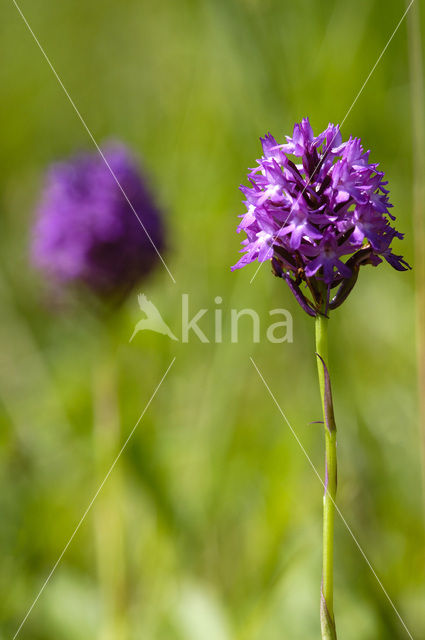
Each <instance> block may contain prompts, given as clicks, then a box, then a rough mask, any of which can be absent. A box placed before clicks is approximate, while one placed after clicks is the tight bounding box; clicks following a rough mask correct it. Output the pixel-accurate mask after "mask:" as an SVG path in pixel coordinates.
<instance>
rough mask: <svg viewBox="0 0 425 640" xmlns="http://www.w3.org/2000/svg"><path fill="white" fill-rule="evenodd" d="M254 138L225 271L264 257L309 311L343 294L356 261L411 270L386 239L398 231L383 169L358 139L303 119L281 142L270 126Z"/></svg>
mask: <svg viewBox="0 0 425 640" xmlns="http://www.w3.org/2000/svg"><path fill="white" fill-rule="evenodd" d="M261 143H262V147H263V155H262V157H261V158H260V159H259V160H258V161H257V166H256V167H255V168H254V169H251V170H250V172H249V174H248V180H249V182H250V186H249V187H246V186H243V185H242V186H241V191H242V193H243V194H244V196H245V202H244V203H245V205H246V208H247V212H246V213H245V214H244V215H242V216H241V218H242V221H241V222H240V224H239V226H238V229H237V230H238V232H240V231H244V232H245V233H246V236H247V237H246V239H245V240H243V242H242V245H243V249H242V253H244V255H243V256H242V258H241V259H240V260H239V261H238V262H237V264H235V265H234V266H233V267H232V270H234V269H239V268H241V267H244V266H246V265H247V264H250V263H251V262H254V261H256V260H258V262H265V261H267V260H270V261H271V263H272V269H273V272H274V273H275V275H276V276H278V277H281V278H283V279H284V280H285V281H286V282H287V283H288V285H289V287H290V289H291V291H292V292H293V294H294V295H295V297H296V299H297V301H298V302H299V303H300V305H301V306H302V308H303V309H304V310H305V311H306V312H307V313H308V314H309V315H311V316H316V315H317V314H318V313H323V314H325V315H327V313H328V310H329V309H335V308H336V307H338V306H339V305H340V304H341V303H342V302H343V301H344V300H345V299H346V297H347V296H348V294H349V293H350V291H351V290H352V288H353V287H354V285H355V282H356V280H357V276H358V272H359V269H360V267H361V266H362V265H366V264H371V265H373V266H377V265H378V264H380V263H381V262H382V261H383V259H385V260H386V261H387V262H388V263H389V264H390V265H391V266H392V267H394V269H397V270H398V271H404V270H406V269H410V267H409V265H408V264H407V262H406V261H405V260H404V259H403V258H402V256H399V255H395V254H394V253H393V252H392V249H391V246H390V245H391V243H392V241H393V240H394V239H395V238H399V239H401V238H403V234H401V233H399V232H398V231H396V229H395V228H394V227H392V226H391V222H392V221H393V220H395V218H394V216H393V215H392V214H391V213H390V208H391V207H392V205H391V203H390V201H389V191H388V189H387V188H386V186H387V182H385V181H384V174H383V172H382V171H379V169H378V164H377V163H371V162H369V153H370V152H369V151H364V149H363V147H362V145H361V141H360V139H359V138H351V137H350V138H349V140H347V141H346V142H343V141H342V138H341V133H340V131H339V127H338V126H336V125H333V124H329V126H328V127H327V128H326V129H325V130H324V131H323V132H322V133H321V134H319V135H318V136H316V137H315V136H314V134H313V130H312V128H311V125H310V122H309V120H308V118H304V120H302V122H300V123H298V124H295V126H294V131H293V134H292V137H289V136H286V142H285V143H284V144H278V143H277V142H276V140H275V139H274V138H273V136H272V135H271V134H270V133H269V134H267V135H266V137H265V138H262V139H261ZM302 285H304V291H303V290H302V289H301V286H302Z"/></svg>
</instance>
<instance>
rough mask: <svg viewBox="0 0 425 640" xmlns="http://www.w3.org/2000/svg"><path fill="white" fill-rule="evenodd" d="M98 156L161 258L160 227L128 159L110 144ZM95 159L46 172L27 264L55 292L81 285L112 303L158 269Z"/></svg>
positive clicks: (85, 156)
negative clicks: (44, 277) (40, 273)
mask: <svg viewBox="0 0 425 640" xmlns="http://www.w3.org/2000/svg"><path fill="white" fill-rule="evenodd" d="M103 154H104V156H105V158H106V160H107V162H108V164H109V166H110V168H111V170H112V172H113V173H114V175H115V176H116V178H117V180H118V182H119V184H120V185H121V187H122V189H123V190H124V192H125V194H126V196H127V198H128V200H129V201H130V202H131V204H132V206H133V207H134V210H135V211H136V212H137V215H138V216H139V218H140V220H141V221H142V222H143V225H144V227H145V229H146V231H147V232H148V234H149V236H150V237H151V239H152V242H153V243H154V244H155V246H156V247H157V249H158V250H159V251H160V250H161V249H162V248H163V245H164V227H163V223H162V218H161V215H160V212H159V210H158V209H157V207H156V206H155V204H154V202H153V200H152V196H151V194H150V193H149V190H148V188H147V185H146V182H145V181H144V180H143V178H142V176H141V174H140V172H139V170H138V168H137V164H136V162H135V160H134V158H133V157H132V155H131V154H130V152H129V151H128V150H127V149H126V148H125V147H124V146H123V145H122V144H117V143H115V144H111V145H109V146H107V147H105V148H104V149H103ZM152 242H151V241H150V240H149V238H148V236H147V234H146V232H145V231H144V230H143V228H142V226H141V224H140V222H139V220H138V219H137V217H136V216H135V214H134V212H133V210H132V208H131V207H130V205H129V203H128V202H127V200H126V198H125V197H124V195H123V193H122V191H121V190H120V188H119V186H118V185H117V182H116V181H115V179H114V176H113V175H112V174H111V171H110V170H109V168H108V166H107V165H106V163H105V162H104V160H103V159H102V157H101V156H100V155H99V154H97V153H82V154H78V155H76V156H74V157H72V158H71V159H69V160H68V161H64V162H59V163H57V164H54V165H52V166H51V167H50V169H49V170H48V172H47V175H46V181H45V186H44V190H43V192H42V195H41V199H40V203H39V206H38V208H37V212H36V222H35V225H34V228H33V234H32V248H31V253H32V261H33V263H34V265H35V266H36V267H38V268H39V269H41V270H42V271H44V272H45V273H46V274H47V275H48V277H49V279H50V280H51V281H52V282H53V283H55V285H56V286H59V287H61V286H64V285H65V286H69V285H80V286H83V287H85V288H88V289H89V290H91V291H92V292H94V293H95V294H97V295H98V296H100V297H101V298H106V299H112V300H119V299H121V298H122V297H123V295H124V294H125V293H127V292H128V291H129V290H130V289H131V288H132V287H133V286H134V285H135V284H136V283H137V282H138V281H139V280H140V279H141V278H142V277H144V276H146V275H147V274H148V273H149V271H150V270H151V269H152V268H153V266H154V265H155V263H156V262H157V260H158V258H157V253H156V251H155V249H154V247H153V246H152Z"/></svg>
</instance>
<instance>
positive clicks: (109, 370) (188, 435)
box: [0, 0, 425, 640]
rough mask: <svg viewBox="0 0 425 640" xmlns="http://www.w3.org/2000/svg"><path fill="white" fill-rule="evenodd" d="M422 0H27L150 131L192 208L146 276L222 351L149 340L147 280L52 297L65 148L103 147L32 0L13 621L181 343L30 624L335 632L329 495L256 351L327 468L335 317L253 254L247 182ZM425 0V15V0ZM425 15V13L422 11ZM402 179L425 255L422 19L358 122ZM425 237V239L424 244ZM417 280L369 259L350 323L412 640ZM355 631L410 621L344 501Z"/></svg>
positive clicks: (5, 254)
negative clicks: (271, 325) (285, 336)
mask: <svg viewBox="0 0 425 640" xmlns="http://www.w3.org/2000/svg"><path fill="white" fill-rule="evenodd" d="M405 7H406V5H405V3H404V2H402V1H401V0H391V1H388V0H376V1H372V0H360V1H359V2H356V3H354V2H344V1H341V0H339V1H333V0H332V1H331V0H323V1H322V2H315V1H314V0H297V1H296V2H290V1H289V0H198V1H196V0H178V1H175V0H174V1H173V0H156V1H155V2H148V1H147V0H139V1H136V0H123V1H122V2H112V1H111V0H104V1H103V2H100V1H98V2H95V1H94V0H89V1H87V2H82V1H81V0H74V1H71V0H61V2H48V1H47V0H37V1H36V2H29V1H28V0H22V3H21V8H22V10H23V12H24V13H25V15H26V17H27V19H28V21H29V23H30V25H31V26H32V28H33V30H34V32H35V34H37V37H38V38H39V39H40V42H41V43H42V45H43V46H44V47H45V49H46V52H47V54H48V55H49V56H50V58H51V60H52V62H53V64H54V66H55V68H56V70H57V72H58V74H59V75H60V77H61V78H62V80H63V82H64V84H65V86H66V87H67V89H68V91H69V92H70V94H71V96H72V97H73V99H74V100H75V102H76V104H77V106H78V108H79V109H80V111H81V113H82V115H83V117H84V118H85V120H86V122H87V124H88V126H89V128H90V129H91V131H92V132H93V135H94V136H95V138H96V140H98V141H99V142H102V141H104V140H108V139H110V138H113V139H114V138H118V139H122V140H124V141H125V142H126V143H127V144H128V145H129V146H130V147H131V148H132V149H133V150H134V151H135V153H136V154H137V157H138V158H139V159H140V162H141V165H142V166H143V167H144V168H145V170H146V171H147V173H148V174H149V176H150V178H151V180H152V183H153V184H154V190H155V193H156V198H157V201H158V203H159V204H160V205H161V206H162V207H163V209H164V211H165V212H166V215H167V221H168V227H169V251H168V253H167V255H166V260H167V263H168V265H169V267H170V269H171V271H172V273H173V275H174V276H175V278H176V281H177V282H176V284H173V283H172V282H171V279H170V278H169V276H168V275H167V273H166V271H165V269H163V268H162V267H161V266H159V268H158V269H157V271H156V273H155V274H154V275H153V277H151V278H150V279H149V281H148V282H145V283H142V284H141V286H140V291H143V292H144V293H146V294H147V295H148V297H149V298H150V299H152V301H153V302H154V303H155V304H156V305H157V307H158V308H159V309H160V310H161V313H162V314H163V317H164V318H165V319H166V320H167V322H168V323H169V324H170V326H171V327H172V328H173V330H174V331H176V332H177V334H179V331H180V323H181V294H182V293H183V292H186V293H188V294H189V295H190V308H191V310H192V309H193V312H195V311H196V310H198V309H200V308H203V307H206V308H208V309H210V312H209V314H208V315H207V316H206V317H205V319H203V320H202V322H201V323H200V324H201V326H202V328H203V330H204V331H205V332H206V333H208V334H209V335H210V336H211V335H212V332H213V326H212V325H213V320H214V316H213V309H214V308H215V303H214V298H215V296H221V297H222V298H223V304H222V305H221V306H222V308H223V313H224V318H225V322H224V324H225V329H224V339H223V343H222V344H214V343H213V342H211V343H209V344H201V343H200V342H199V341H198V340H197V338H196V337H192V338H191V340H190V342H189V343H188V344H182V343H176V342H172V341H170V340H169V339H168V338H167V337H165V336H160V335H156V334H153V333H148V332H144V333H139V334H138V336H137V337H136V338H135V339H134V341H133V342H132V343H131V344H129V343H128V339H129V337H130V335H131V333H132V331H133V327H134V324H135V323H136V321H137V320H138V319H139V318H140V311H139V309H138V306H137V298H136V292H135V293H134V294H133V295H131V296H130V297H129V298H128V300H127V302H126V304H125V306H124V307H123V308H122V309H121V311H120V312H119V313H118V314H116V315H115V316H114V317H113V318H112V319H109V320H108V321H107V320H106V319H104V320H100V321H99V319H95V317H94V316H93V314H92V313H91V312H90V310H87V309H84V308H81V307H80V308H76V309H70V310H68V311H67V312H66V313H64V312H58V313H56V312H54V311H52V309H51V307H50V306H49V304H48V303H47V302H46V298H45V288H44V286H43V282H42V280H41V278H40V276H39V274H36V273H34V272H33V270H32V269H31V267H30V266H29V261H28V242H29V231H30V227H31V223H32V219H33V209H34V205H35V203H36V201H37V198H38V194H39V190H40V186H41V184H42V177H43V172H44V170H45V167H46V165H48V164H49V163H50V162H52V161H54V160H57V159H60V158H62V157H66V156H67V155H69V154H71V153H73V152H74V151H76V150H79V149H92V144H91V142H90V140H89V138H88V136H87V133H86V131H84V129H83V127H82V124H81V122H80V121H79V120H78V118H77V117H76V114H75V112H74V111H73V109H72V107H71V105H70V104H69V102H68V100H67V99H66V97H65V95H64V94H63V92H62V90H61V88H60V87H59V85H58V82H57V81H56V79H55V77H54V76H53V74H52V72H51V70H50V69H49V67H48V65H47V63H46V61H45V60H44V59H43V57H42V55H41V53H40V51H39V50H38V49H37V46H36V44H35V42H34V40H33V39H32V37H31V35H30V33H29V32H28V30H27V28H26V27H25V25H24V23H23V21H22V19H21V17H20V16H19V14H18V12H17V10H16V8H15V7H14V5H13V3H12V1H9V0H3V1H2V20H1V23H0V43H1V44H0V47H1V59H2V65H1V68H0V93H1V102H2V105H3V116H2V124H3V126H2V136H1V144H2V153H1V159H0V162H1V172H0V181H1V187H0V214H1V236H0V243H1V261H0V297H1V314H0V340H1V350H0V418H1V429H0V474H1V482H0V486H1V492H0V513H1V518H0V545H1V554H2V555H1V570H0V587H1V594H2V595H1V598H0V621H1V622H0V628H1V631H0V638H5V639H6V638H12V637H13V635H14V634H15V632H16V631H17V628H18V626H19V624H20V623H21V622H22V620H23V618H24V616H25V614H26V612H27V611H28V608H29V607H30V605H31V603H32V602H33V600H34V598H35V597H36V595H37V593H38V592H39V590H40V588H41V586H42V585H43V582H44V580H45V579H46V577H47V576H48V574H49V572H50V570H51V569H52V567H53V566H54V564H55V562H56V560H57V559H58V557H59V555H60V553H61V552H62V550H63V549H64V546H65V544H66V543H67V541H68V540H69V538H70V536H71V534H72V533H73V531H74V529H75V527H76V525H77V524H78V522H79V521H80V518H81V516H82V515H83V513H84V512H85V510H86V508H87V506H88V505H89V503H90V501H91V499H92V497H93V495H94V493H95V491H96V489H97V487H98V486H99V484H100V482H101V480H102V479H103V477H104V476H105V474H106V471H107V470H108V468H109V467H110V464H111V463H112V461H113V459H114V457H115V456H116V453H117V452H118V450H119V449H120V446H121V444H122V443H123V442H124V441H125V438H126V437H127V435H128V434H129V433H130V431H131V429H132V428H133V426H134V424H135V423H136V421H137V420H138V418H139V416H140V414H141V412H142V410H143V409H144V407H145V405H146V403H147V402H148V400H149V398H150V397H151V395H152V393H153V391H154V389H155V387H156V386H157V384H158V382H159V380H160V379H161V376H162V375H163V373H164V372H165V370H166V368H167V366H168V365H169V363H170V362H171V360H172V358H173V357H174V356H176V361H175V363H174V365H173V367H172V369H171V370H170V372H169V374H168V377H167V379H166V380H165V382H164V384H163V386H162V387H161V388H160V390H159V391H158V394H157V396H156V397H155V398H154V400H153V401H152V404H151V405H150V406H149V408H148V410H147V412H146V414H145V415H144V417H143V419H142V420H141V422H140V424H139V426H138V428H137V430H136V432H135V434H134V436H133V437H132V439H131V440H130V442H129V445H128V447H127V449H126V450H125V452H124V454H123V455H122V457H121V458H120V460H119V462H118V463H117V465H116V467H115V468H114V470H113V472H112V473H111V475H110V477H109V478H108V480H107V482H106V484H105V486H104V489H103V491H102V492H101V494H100V495H99V497H98V499H97V500H96V502H95V504H94V506H93V508H92V510H91V511H90V512H89V513H88V515H87V517H86V519H85V520H84V522H83V523H82V525H81V528H80V529H79V530H78V532H77V534H76V535H75V538H74V539H73V541H72V543H71V544H70V546H69V548H68V549H67V551H66V553H65V554H64V556H63V558H62V560H61V562H60V564H59V566H58V568H57V570H56V572H55V573H54V575H53V577H52V578H51V580H50V581H49V583H48V585H47V587H46V589H45V591H44V592H43V593H42V595H41V596H40V599H39V600H38V602H37V603H36V605H35V607H34V609H33V611H32V612H31V614H30V616H29V617H28V620H27V621H26V623H25V625H24V626H23V627H22V630H21V631H20V634H19V636H18V637H21V638H28V639H31V640H50V639H53V638H55V639H56V638H61V639H64V640H68V639H69V640H74V639H75V640H78V639H87V638H99V639H101V640H121V639H123V640H124V639H127V638H128V639H142V640H145V639H146V640H151V639H152V640H259V639H260V638H261V640H277V639H279V640H281V639H285V640H286V639H287V640H301V639H302V640H310V639H312V640H313V639H317V638H319V636H320V628H319V617H318V607H319V591H320V575H321V504H322V487H321V486H320V483H319V482H318V479H317V478H316V477H315V476H314V473H313V472H312V469H311V467H310V466H309V464H308V462H307V460H306V459H305V457H304V455H303V453H302V451H301V450H300V448H299V446H298V444H297V443H296V442H295V440H294V438H293V436H292V435H291V433H290V431H289V429H288V426H287V425H286V423H285V422H284V420H283V419H282V417H281V416H280V414H279V412H278V410H277V408H276V406H275V405H274V404H273V402H272V400H271V398H270V396H269V395H268V394H267V391H266V389H265V387H264V385H263V384H262V382H261V380H260V379H259V377H258V375H257V373H256V371H255V370H254V368H253V366H252V364H251V362H250V360H249V356H253V357H254V359H255V361H256V363H257V365H258V367H259V368H260V370H261V371H262V373H263V375H264V377H265V379H266V380H267V382H268V383H269V384H270V386H271V389H272V390H273V392H274V393H275V394H276V397H277V399H278V401H279V403H280V404H281V406H282V408H283V411H284V412H285V413H286V415H287V417H288V419H289V421H290V422H291V424H292V426H293V427H294V429H295V431H296V432H297V434H298V436H299V437H300V439H301V441H302V443H303V445H304V446H305V448H306V450H307V452H308V454H309V455H310V456H311V459H312V461H313V462H314V464H315V465H317V467H318V468H319V469H320V471H321V472H322V470H323V434H322V429H321V426H320V425H314V424H313V425H311V424H309V423H310V422H311V421H313V420H318V419H320V398H319V394H318V390H317V382H316V362H315V358H314V354H313V352H314V343H313V321H312V319H311V318H309V317H307V316H306V315H305V314H304V313H303V312H302V311H301V309H300V308H298V306H297V304H296V302H295V301H294V300H293V298H292V297H291V295H290V293H289V291H288V290H287V289H286V287H285V286H284V285H283V283H281V282H279V281H277V280H276V279H275V278H272V277H271V276H270V273H269V267H268V266H267V265H266V266H264V267H263V268H262V269H261V270H260V272H259V274H258V276H257V277H256V279H255V280H254V282H253V283H252V285H250V279H251V277H252V275H253V273H254V271H255V267H254V266H253V267H251V268H248V269H246V270H245V269H244V270H242V271H239V272H236V273H234V274H231V273H230V270H229V268H230V265H231V264H234V262H236V260H237V257H238V250H239V242H240V240H241V239H242V238H241V237H239V236H237V235H236V234H235V227H236V224H237V217H236V216H237V215H238V214H240V213H242V212H243V206H242V204H241V194H240V192H239V191H238V185H239V184H240V183H241V182H242V181H244V180H245V175H246V169H247V167H248V166H253V163H254V161H255V158H257V157H259V154H260V146H259V141H258V138H259V136H260V135H263V134H264V133H265V132H267V131H268V130H270V131H271V132H272V133H273V134H274V135H275V136H276V137H277V138H278V140H279V139H282V138H283V135H284V134H290V133H291V132H292V127H293V123H294V122H295V121H298V120H300V119H301V118H302V117H304V116H306V115H308V116H309V117H310V119H311V122H312V125H313V128H314V130H315V131H316V132H318V131H321V130H322V129H323V128H324V127H325V126H326V125H327V124H328V122H329V121H331V122H341V120H342V119H343V117H344V115H345V113H346V112H347V110H348V108H349V107H350V105H351V103H352V101H353V99H354V97H355V95H356V94H357V92H358V91H359V89H360V87H361V85H362V83H363V82H364V80H365V78H366V76H367V74H368V73H369V71H370V69H371V67H372V65H373V64H374V63H375V61H376V59H377V57H378V55H379V53H380V52H381V50H382V49H383V47H384V45H385V44H386V42H387V40H388V38H389V36H390V35H391V33H392V31H393V29H394V28H395V25H396V24H397V22H398V20H399V19H400V17H401V15H402V13H403V11H404V10H405ZM422 8H423V7H422ZM424 13H425V12H424V11H422V15H424ZM342 132H343V136H344V137H348V136H349V135H350V134H352V135H357V136H360V137H361V138H362V140H363V143H364V146H365V147H366V148H371V149H372V154H371V158H372V159H373V160H374V161H379V162H380V163H381V167H382V168H383V169H384V170H385V171H386V174H387V176H388V180H389V181H390V188H391V195H392V202H393V203H394V205H395V208H394V213H395V214H396V215H397V218H398V228H399V229H400V230H402V231H404V232H405V233H406V240H405V241H404V242H403V243H399V244H398V245H397V247H396V250H395V252H396V253H403V254H404V256H405V257H406V259H407V260H408V261H409V262H410V263H412V262H413V261H414V255H413V222H412V186H413V185H412V166H413V161H412V140H413V138H414V135H415V133H414V131H413V130H412V124H411V90H410V79H409V53H408V31H407V22H404V23H403V25H402V26H401V27H400V30H399V31H398V33H397V34H396V36H395V38H394V40H393V41H392V43H391V44H390V46H389V48H388V50H387V52H386V53H385V55H384V56H383V58H382V60H381V62H380V64H379V65H378V67H377V69H376V71H375V73H374V74H373V76H372V78H371V79H370V81H369V83H368V84H367V86H366V88H365V89H364V91H363V93H362V95H361V96H360V97H359V99H358V102H357V103H356V105H355V106H354V108H353V110H352V112H351V113H350V115H349V117H348V118H347V120H346V122H345V123H344V126H343V130H342ZM424 240H425V239H424ZM414 293H415V285H414V275H413V272H408V273H402V274H400V273H397V272H396V271H394V270H392V269H391V268H390V267H389V265H387V264H385V265H383V266H382V267H381V268H379V269H372V268H369V267H368V268H366V269H364V270H363V271H362V273H361V276H360V280H359V284H358V285H357V287H356V288H355V290H354V292H353V293H352V295H351V297H350V298H349V300H348V302H347V303H346V304H345V305H343V306H342V308H340V309H338V311H336V312H334V313H333V315H332V319H331V323H330V342H331V354H330V358H331V368H332V374H333V387H334V398H335V411H336V418H337V424H338V429H339V449H338V451H339V490H338V491H339V493H338V501H339V506H340V508H341V510H342V513H343V514H344V516H345V518H346V519H347V521H348V523H349V524H350V526H351V527H352V529H353V532H354V534H355V535H356V536H357V538H358V540H359V542H360V544H361V545H362V546H363V548H364V550H365V552H366V554H367V556H368V558H369V559H370V562H371V563H372V565H373V567H374V569H375V570H376V572H377V574H378V575H379V576H380V578H381V580H382V582H383V584H384V586H385V588H386V589H387V591H388V593H389V594H390V596H391V598H392V599H393V600H394V602H395V604H396V606H397V608H398V609H399V611H400V614H401V616H402V617H403V619H404V620H405V621H406V624H407V626H408V627H409V629H410V631H411V633H412V636H413V637H414V638H415V639H417V638H424V637H425V586H424V585H425V583H424V567H425V551H424V528H423V500H422V491H421V459H420V453H419V451H420V447H419V441H420V439H419V433H418V424H417V423H418V420H417V392H416V385H417V383H416V364H415V358H416V356H415V348H416V347H415V321H414V317H415V313H414ZM279 306H281V307H282V306H283V307H285V308H287V309H288V310H289V311H291V313H292V314H293V318H294V341H293V343H292V344H282V345H272V344H270V343H268V342H267V341H266V340H265V336H264V332H263V334H262V339H261V342H260V343H259V344H253V342H252V336H251V335H250V331H249V326H248V322H247V323H246V326H245V331H244V332H242V334H241V339H240V340H239V343H238V344H231V342H230V338H229V313H230V309H231V308H236V309H242V308H244V307H252V308H254V309H256V310H257V311H258V312H259V313H260V315H261V319H262V322H263V326H264V327H265V326H266V325H267V324H268V322H269V317H268V310H269V309H271V308H274V307H279ZM335 565H336V568H335V571H336V577H335V615H336V621H337V628H338V631H339V637H340V638H342V639H343V640H358V639H359V638H361V639H362V640H380V639H385V640H387V639H400V640H401V639H403V638H407V637H408V635H407V633H406V631H405V630H404V629H403V627H402V625H401V623H400V621H399V620H398V618H397V616H396V614H395V612H394V611H393V609H392V608H391V605H390V604H389V602H388V600H387V599H386V597H385V595H384V594H383V592H382V590H381V588H380V586H379V585H378V583H377V581H376V579H375V578H374V576H373V575H372V572H371V571H370V569H369V568H368V566H367V564H366V562H365V561H364V560H363V558H362V557H361V555H360V552H359V550H358V549H357V548H356V546H355V544H354V542H353V540H352V538H351V537H350V535H349V533H348V531H347V530H346V529H345V527H344V525H343V524H342V522H341V521H340V520H337V524H336V559H335Z"/></svg>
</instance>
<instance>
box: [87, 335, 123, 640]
mask: <svg viewBox="0 0 425 640" xmlns="http://www.w3.org/2000/svg"><path fill="white" fill-rule="evenodd" d="M106 333H107V334H108V332H106ZM111 333H112V332H109V334H111ZM109 334H108V335H106V339H105V340H104V341H102V346H103V349H102V353H101V355H100V356H99V359H98V362H96V363H95V371H94V388H93V401H94V406H93V409H94V429H93V445H94V457H95V464H96V478H97V480H96V482H97V483H100V482H102V481H103V480H104V479H105V474H106V472H107V470H108V468H109V467H110V465H111V462H112V460H113V459H114V457H115V456H116V453H117V451H118V450H119V447H120V440H121V428H120V427H121V425H120V416H119V408H118V391H117V372H116V365H115V353H114V347H113V339H112V337H111V335H109ZM124 495H125V489H124V478H123V475H122V473H121V469H120V468H119V465H117V466H116V467H115V469H114V474H113V477H111V478H109V479H108V482H107V483H106V484H105V486H104V487H103V489H102V492H101V494H100V495H99V496H98V499H97V501H96V505H95V509H94V529H95V548H96V556H97V567H98V575H99V591H100V595H101V598H100V600H101V611H102V613H101V616H102V622H101V624H100V625H99V635H98V640H125V638H127V637H128V629H127V623H126V610H127V603H126V600H127V594H126V592H127V588H126V583H127V570H126V558H125V526H124V515H125V514H124V509H123V502H124Z"/></svg>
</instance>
